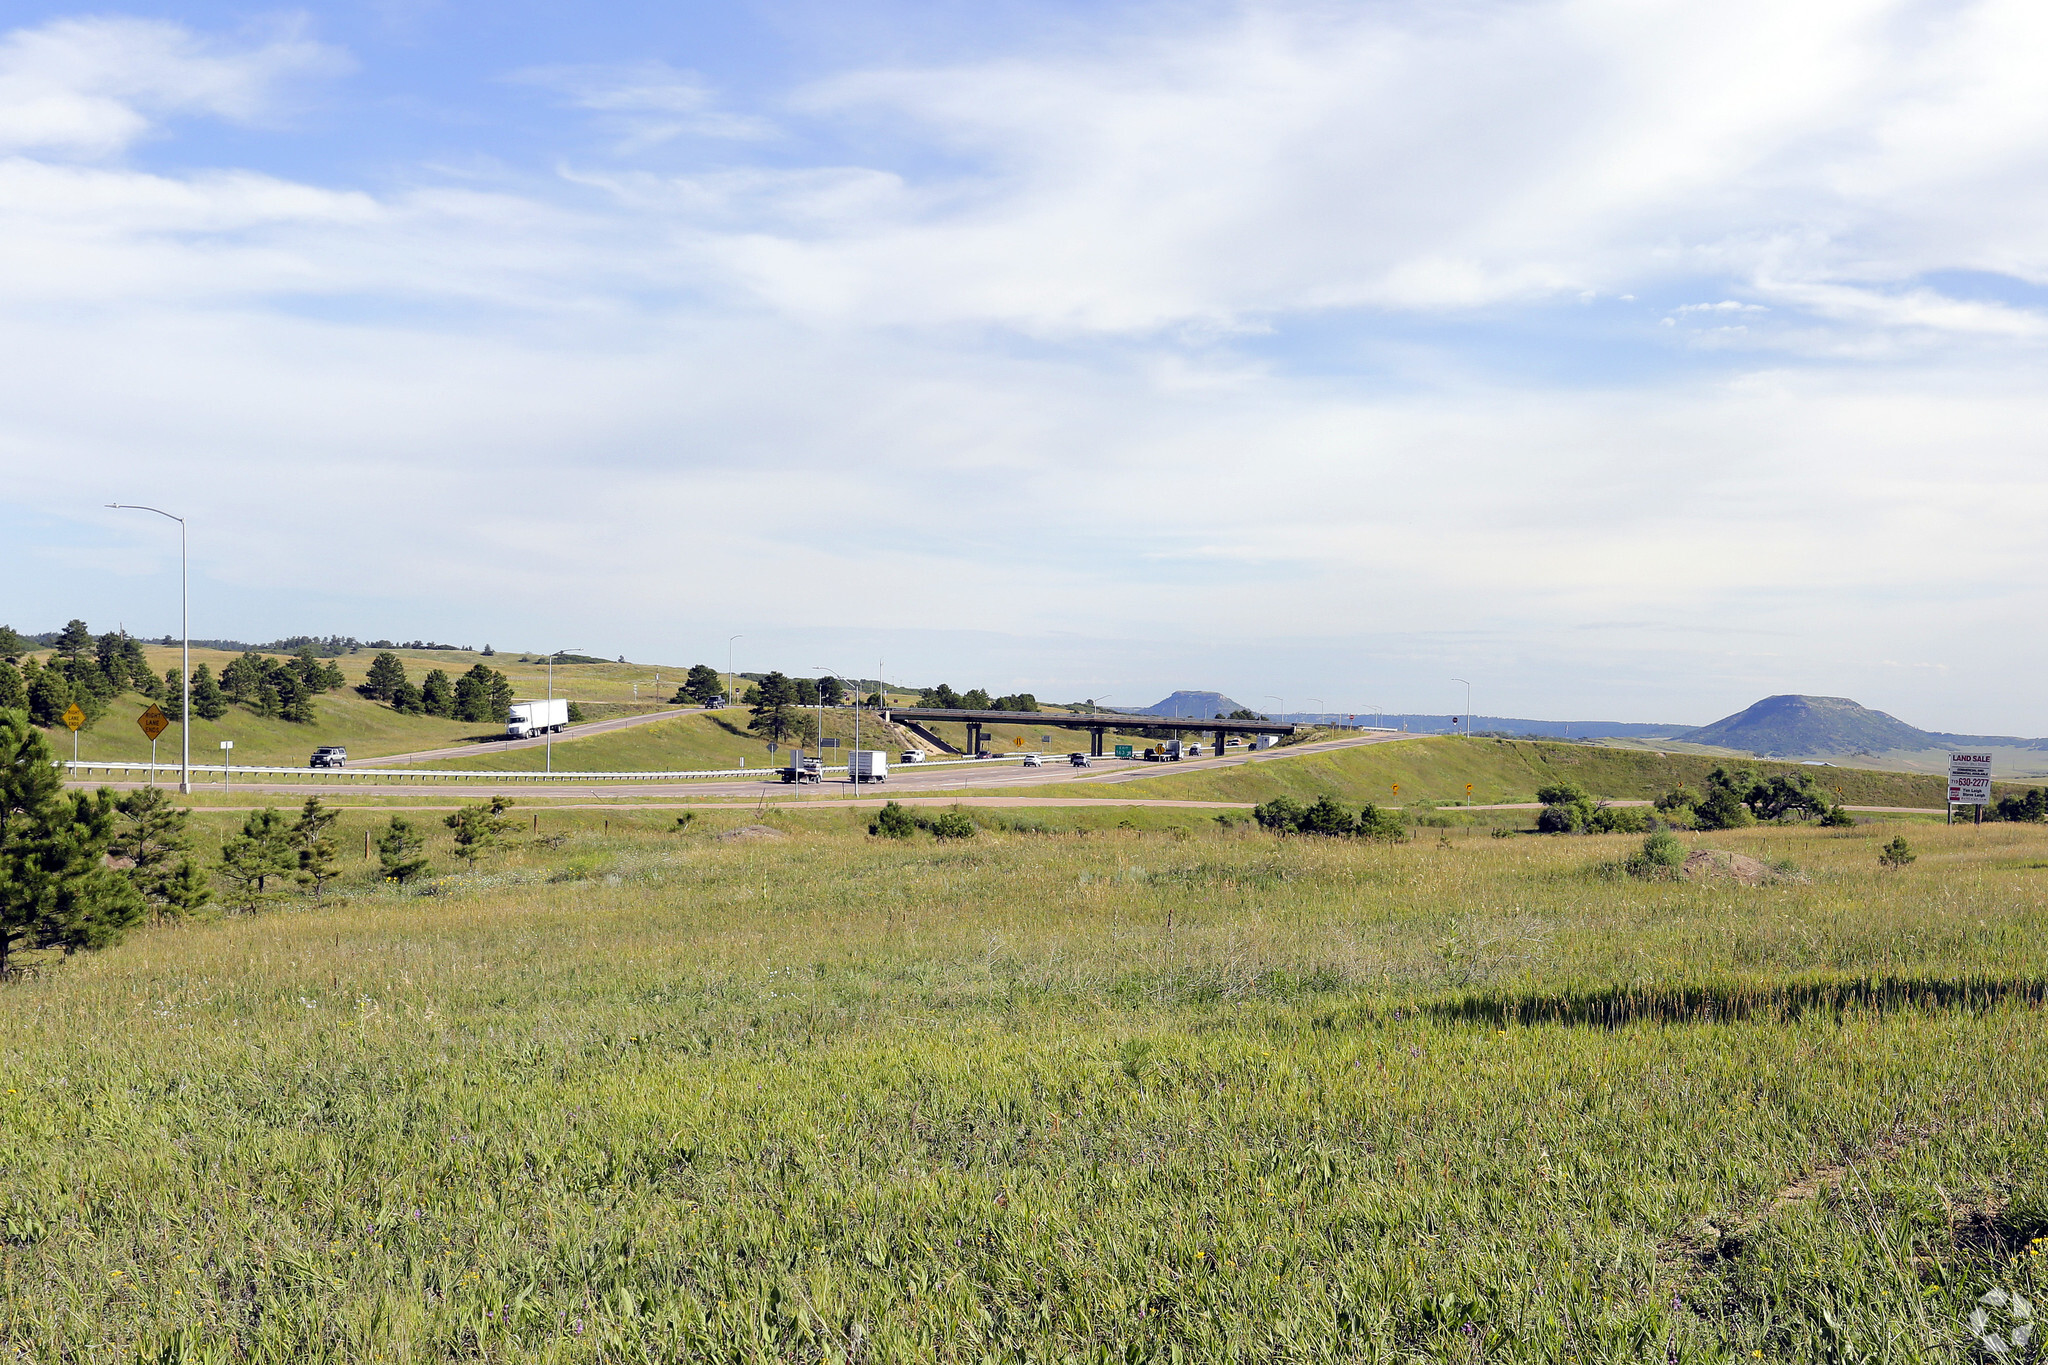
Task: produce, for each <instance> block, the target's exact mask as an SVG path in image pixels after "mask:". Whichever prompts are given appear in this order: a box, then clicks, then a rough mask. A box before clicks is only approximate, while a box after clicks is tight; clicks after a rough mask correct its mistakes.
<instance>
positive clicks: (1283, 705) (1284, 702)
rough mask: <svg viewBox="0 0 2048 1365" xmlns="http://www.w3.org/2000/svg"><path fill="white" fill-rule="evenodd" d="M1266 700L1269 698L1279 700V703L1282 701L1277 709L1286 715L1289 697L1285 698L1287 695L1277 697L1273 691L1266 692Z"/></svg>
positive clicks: (1269, 699)
mask: <svg viewBox="0 0 2048 1365" xmlns="http://www.w3.org/2000/svg"><path fill="white" fill-rule="evenodd" d="M1266 700H1267V701H1277V702H1279V703H1280V705H1279V706H1278V707H1277V708H1276V709H1277V710H1278V711H1279V712H1280V713H1281V714H1282V715H1285V714H1287V698H1285V697H1276V696H1274V695H1273V694H1272V693H1271V692H1268V693H1267V694H1266Z"/></svg>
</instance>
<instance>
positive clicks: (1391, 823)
mask: <svg viewBox="0 0 2048 1365" xmlns="http://www.w3.org/2000/svg"><path fill="white" fill-rule="evenodd" d="M1352 832H1353V833H1354V834H1357V835H1358V836H1359V837H1360V838H1362V839H1380V840H1384V841H1385V842H1387V843H1390V844H1392V843H1399V842H1400V841H1401V840H1403V839H1405V838H1407V837H1408V821H1407V818H1406V817H1405V816H1403V815H1402V814H1401V812H1400V811H1397V810H1381V809H1380V808H1379V807H1378V806H1375V805H1372V804H1371V803H1370V802H1368V803H1367V804H1366V806H1365V809H1363V810H1361V811H1359V812H1358V822H1357V823H1356V824H1355V825H1354V826H1353V827H1352Z"/></svg>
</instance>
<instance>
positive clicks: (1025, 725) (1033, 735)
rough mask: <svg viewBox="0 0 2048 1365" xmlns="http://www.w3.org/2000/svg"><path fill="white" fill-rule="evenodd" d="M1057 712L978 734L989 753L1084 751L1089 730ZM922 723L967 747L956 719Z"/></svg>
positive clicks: (1107, 739) (1113, 741)
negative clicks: (1063, 720) (1059, 721)
mask: <svg viewBox="0 0 2048 1365" xmlns="http://www.w3.org/2000/svg"><path fill="white" fill-rule="evenodd" d="M1058 715H1059V713H1058V712H1056V711H1055V712H1039V713H1036V718H1035V719H1030V720H1019V721H1018V722H1017V723H1016V724H1014V725H1009V724H1004V725H986V726H983V727H982V734H983V735H985V736H987V740H988V748H989V752H991V753H1027V752H1030V751H1033V750H1041V749H1042V750H1044V751H1045V752H1046V753H1049V754H1069V753H1073V752H1075V751H1077V750H1078V751H1079V752H1081V753H1084V754H1085V753H1087V752H1088V746H1089V745H1090V744H1091V743H1092V742H1093V736H1092V734H1091V732H1090V731H1088V730H1085V729H1076V728H1073V727H1070V726H1064V725H1055V724H1054V723H1053V721H1054V719H1055V718H1056V717H1057V716H1058ZM924 726H925V728H926V729H927V730H930V731H931V732H932V733H933V734H936V735H937V736H938V737H939V738H940V739H943V740H945V741H946V742H947V743H948V744H950V745H952V746H953V747H954V748H956V749H961V750H965V749H966V748H967V726H966V725H964V724H962V723H959V722H956V721H930V722H925V723H924ZM1040 735H1051V736H1052V738H1051V740H1049V741H1047V742H1046V743H1043V744H1041V743H1040V742H1039V736H1040ZM1182 738H1183V739H1185V740H1187V741H1188V742H1190V743H1192V742H1194V741H1195V740H1196V739H1197V738H1198V737H1197V736H1196V735H1195V733H1194V732H1193V731H1188V732H1187V733H1186V734H1184V735H1183V736H1182ZM1199 738H1200V740H1201V742H1202V744H1203V746H1204V747H1205V748H1206V747H1207V746H1208V743H1209V737H1208V736H1207V735H1202V736H1199ZM1020 739H1021V740H1023V741H1024V742H1023V743H1022V744H1019V743H1018V742H1017V741H1018V740H1020ZM1159 742H1160V741H1159V740H1157V739H1146V738H1144V737H1142V736H1140V735H1137V734H1128V733H1119V732H1117V731H1114V730H1112V731H1111V732H1110V733H1109V734H1108V735H1106V736H1104V738H1103V745H1104V747H1106V748H1107V747H1112V746H1115V745H1118V744H1135V745H1137V746H1138V747H1139V749H1140V750H1141V751H1142V750H1143V749H1144V747H1145V746H1146V745H1148V744H1157V743H1159Z"/></svg>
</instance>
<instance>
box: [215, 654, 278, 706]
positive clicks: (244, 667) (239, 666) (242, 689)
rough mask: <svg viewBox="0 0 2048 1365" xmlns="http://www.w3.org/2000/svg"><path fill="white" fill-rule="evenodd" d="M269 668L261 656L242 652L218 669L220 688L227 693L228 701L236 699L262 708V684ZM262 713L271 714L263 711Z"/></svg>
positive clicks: (244, 703) (266, 677)
mask: <svg viewBox="0 0 2048 1365" xmlns="http://www.w3.org/2000/svg"><path fill="white" fill-rule="evenodd" d="M268 672H269V670H268V669H266V668H264V666H263V658H262V656H261V655H258V654H256V653H254V652H244V653H243V655H242V657H241V658H239V659H235V660H232V661H230V662H229V664H228V666H227V667H226V668H223V669H222V670H221V671H220V690H221V691H222V692H224V693H226V694H227V697H228V700H229V701H238V702H240V703H242V705H244V706H254V707H256V708H257V709H258V710H259V711H261V710H262V706H263V703H262V695H261V694H262V691H263V684H264V683H265V682H267V681H269V679H268V676H267V675H268ZM263 714H265V715H270V714H273V713H272V712H269V711H264V712H263Z"/></svg>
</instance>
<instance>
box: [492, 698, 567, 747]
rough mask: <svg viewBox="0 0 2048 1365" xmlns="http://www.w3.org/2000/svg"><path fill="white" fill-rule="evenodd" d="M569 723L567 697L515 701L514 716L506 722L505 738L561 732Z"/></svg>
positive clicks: (513, 706)
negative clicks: (549, 699)
mask: <svg viewBox="0 0 2048 1365" xmlns="http://www.w3.org/2000/svg"><path fill="white" fill-rule="evenodd" d="M568 723H569V702H568V699H567V698H557V699H556V700H554V701H515V702H513V703H512V717H511V719H509V720H507V721H506V722H505V738H507V739H531V738H533V737H534V736H535V735H545V734H549V733H559V732H560V731H561V729H562V727H563V726H565V725H567V724H568Z"/></svg>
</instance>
